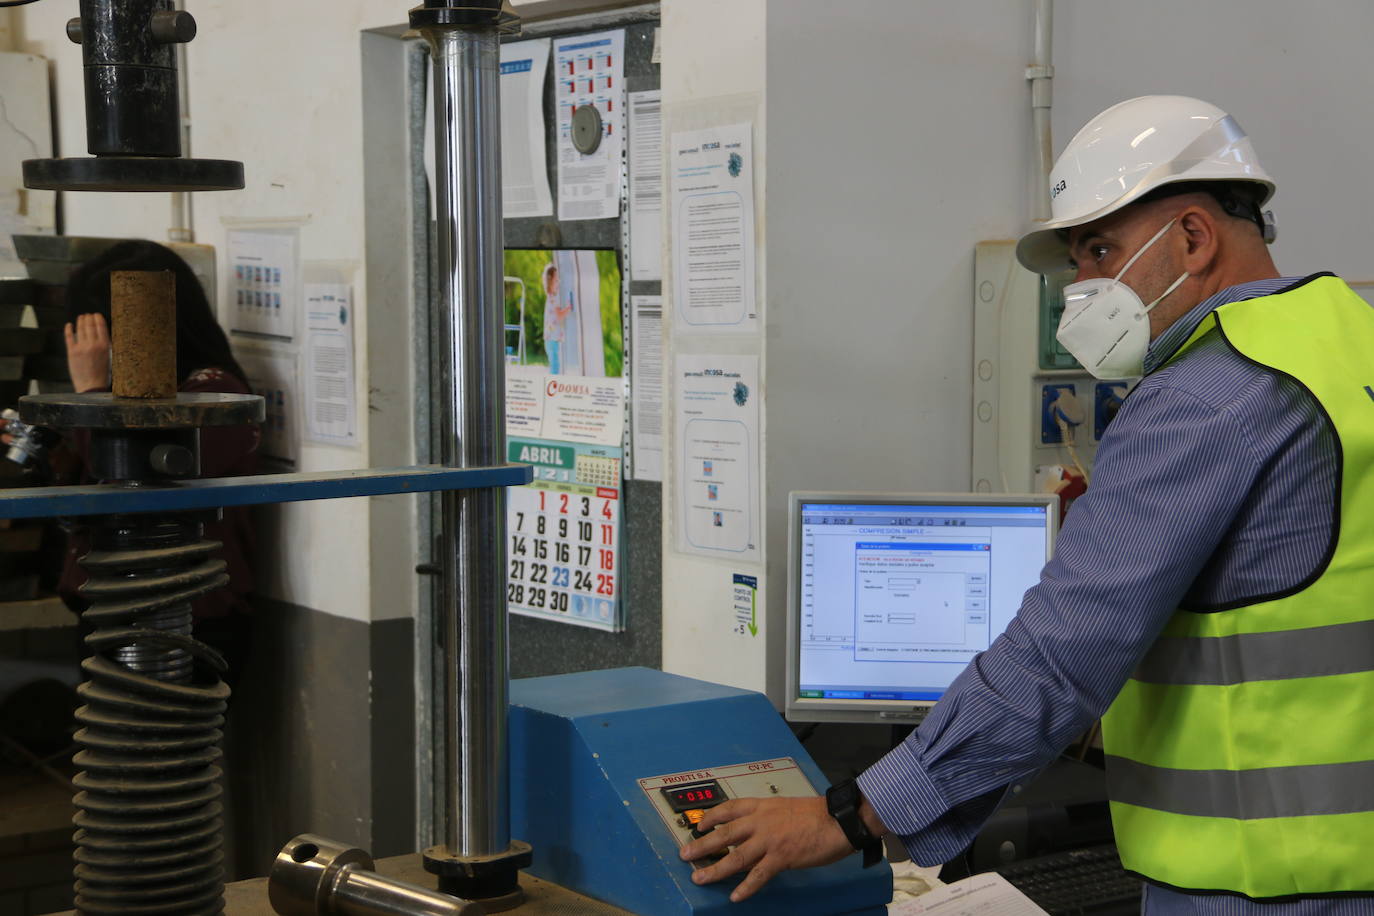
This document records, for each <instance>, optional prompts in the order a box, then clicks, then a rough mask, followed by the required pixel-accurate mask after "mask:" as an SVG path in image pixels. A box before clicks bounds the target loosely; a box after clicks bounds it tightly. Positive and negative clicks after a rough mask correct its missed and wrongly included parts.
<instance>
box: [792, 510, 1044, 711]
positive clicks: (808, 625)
mask: <svg viewBox="0 0 1374 916" xmlns="http://www.w3.org/2000/svg"><path fill="white" fill-rule="evenodd" d="M789 500H790V503H791V506H790V512H789V530H788V536H789V545H790V546H789V550H788V603H787V635H788V653H787V669H786V676H787V685H786V688H787V697H786V704H785V710H784V711H785V714H786V716H787V718H788V719H789V720H792V721H796V722H877V723H883V722H886V723H889V724H901V723H904V722H911V723H914V722H918V721H920V719H922V718H924V716H925V714H926V712H927V711H929V709H930V707H931V706H934V705H935V702H936V701H937V700H939V699H940V697H941V696H943V695H944V693H945V691H946V690H947V689H948V688H949V685H950V684H951V683H952V682H953V680H954V679H955V677H957V676H958V675H959V673H960V672H961V671H963V670H964V666H966V665H967V664H968V663H969V661H970V660H971V659H972V658H973V657H974V655H976V654H977V653H978V652H980V651H982V650H983V649H986V648H987V647H988V646H989V645H991V643H992V641H993V640H994V639H996V638H997V636H998V634H1000V633H1001V632H1002V631H1003V630H1004V629H1005V628H1006V626H1007V624H1008V623H1010V622H1011V619H1012V617H1014V616H1015V615H1016V611H1017V610H1018V609H1019V608H1020V606H1021V598H1022V596H1023V595H1024V594H1025V592H1026V589H1028V588H1030V587H1031V586H1032V585H1034V584H1035V583H1036V582H1037V581H1038V580H1039V577H1040V570H1041V568H1042V567H1043V566H1044V565H1045V561H1046V560H1047V559H1048V558H1049V555H1050V550H1051V547H1052V544H1053V539H1054V532H1055V529H1056V528H1057V527H1058V497H1056V496H1053V495H1026V496H1020V495H1001V496H991V495H983V494H954V495H951V494H921V493H880V494H875V493H810V492H808V493H792V494H790V496H789Z"/></svg>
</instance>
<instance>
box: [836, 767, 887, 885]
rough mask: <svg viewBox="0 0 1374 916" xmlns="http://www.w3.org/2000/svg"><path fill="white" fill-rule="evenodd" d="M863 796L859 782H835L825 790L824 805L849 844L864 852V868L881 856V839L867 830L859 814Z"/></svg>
mask: <svg viewBox="0 0 1374 916" xmlns="http://www.w3.org/2000/svg"><path fill="white" fill-rule="evenodd" d="M862 802H863V796H862V795H860V794H859V784H858V783H857V782H855V781H854V780H852V779H846V780H845V781H844V782H840V783H836V784H835V785H833V786H831V787H830V788H829V789H827V790H826V791H825V807H826V810H828V811H829V812H830V816H831V817H833V818H834V819H835V820H836V821H838V822H839V824H840V829H841V830H843V831H844V836H845V839H847V840H849V845H850V846H853V847H854V848H855V849H857V850H858V851H859V852H862V853H863V854H864V868H868V867H869V866H870V865H877V864H878V863H879V862H880V861H882V858H883V841H882V840H880V839H879V838H878V837H875V836H874V835H873V834H871V833H869V832H868V827H867V826H866V825H865V824H864V820H863V818H862V817H860V816H859V805H860V804H861V803H862Z"/></svg>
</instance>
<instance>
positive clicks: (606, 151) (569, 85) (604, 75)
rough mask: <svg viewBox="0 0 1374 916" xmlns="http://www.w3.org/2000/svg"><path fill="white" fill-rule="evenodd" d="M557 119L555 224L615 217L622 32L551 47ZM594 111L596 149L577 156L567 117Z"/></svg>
mask: <svg viewBox="0 0 1374 916" xmlns="http://www.w3.org/2000/svg"><path fill="white" fill-rule="evenodd" d="M553 64H554V70H553V97H554V105H555V111H556V112H557V119H558V218H559V219H560V220H577V219H608V218H615V217H618V216H620V153H621V150H622V149H623V146H622V144H623V143H624V141H625V105H624V101H625V81H624V73H625V32H624V30H616V31H613V32H596V33H594V34H591V35H570V36H568V37H566V38H559V39H557V40H556V41H555V42H554V45H553ZM584 105H595V106H596V109H597V111H598V112H599V113H600V115H601V145H600V146H598V147H597V148H596V150H595V151H593V152H591V153H588V154H583V153H580V152H578V151H577V148H576V147H575V146H573V141H572V116H573V112H574V111H576V110H577V109H578V108H581V107H582V106H584Z"/></svg>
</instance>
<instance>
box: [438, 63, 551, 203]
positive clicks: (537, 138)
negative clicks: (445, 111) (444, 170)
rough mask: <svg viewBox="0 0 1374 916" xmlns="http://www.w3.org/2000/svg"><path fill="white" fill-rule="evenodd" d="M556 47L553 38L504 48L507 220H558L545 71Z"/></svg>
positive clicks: (503, 177) (503, 170)
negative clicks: (548, 149)
mask: <svg viewBox="0 0 1374 916" xmlns="http://www.w3.org/2000/svg"><path fill="white" fill-rule="evenodd" d="M551 44H552V40H551V39H548V38H536V39H533V40H531V41H510V42H506V43H505V44H503V45H501V202H502V203H501V208H502V212H503V214H504V215H505V217H506V219H511V218H512V217H517V216H553V194H552V192H550V191H549V170H548V162H547V160H546V159H545V157H544V73H545V71H546V70H548V67H549V46H550V45H551ZM431 117H432V116H431Z"/></svg>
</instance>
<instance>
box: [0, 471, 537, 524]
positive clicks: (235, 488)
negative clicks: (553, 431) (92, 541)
mask: <svg viewBox="0 0 1374 916" xmlns="http://www.w3.org/2000/svg"><path fill="white" fill-rule="evenodd" d="M533 475H534V469H533V468H531V467H530V466H529V465H527V464H506V465H500V466H497V467H490V468H449V467H441V466H439V465H420V466H418V467H403V468H363V469H360V470H354V471H317V472H312V473H309V474H261V475H257V476H253V477H215V478H206V479H200V480H182V481H177V482H175V483H168V484H165V485H159V486H142V487H122V486H119V485H117V484H96V485H93V486H78V487H27V488H21V489H14V490H0V518H51V517H53V516H73V515H112V514H116V513H118V514H126V513H133V512H184V511H187V510H192V509H214V508H219V507H224V506H253V505H259V504H262V503H291V502H301V501H304V500H310V499H344V498H347V497H352V496H386V495H389V494H393V493H432V492H435V491H439V490H477V489H481V488H483V487H516V486H520V485H522V484H527V483H529V482H530V480H531V479H532V477H533Z"/></svg>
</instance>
